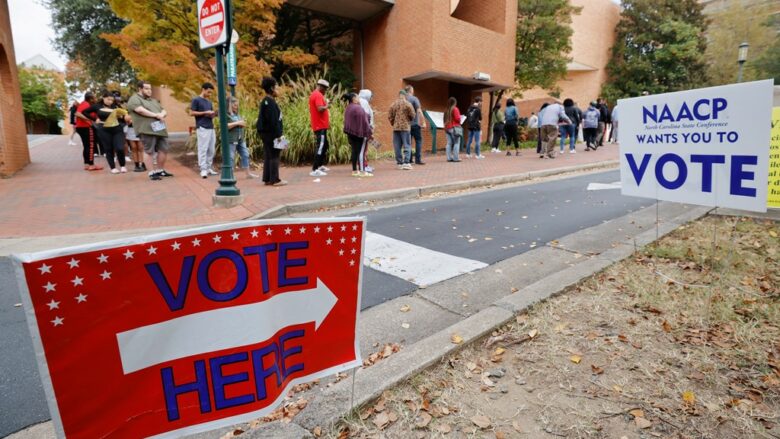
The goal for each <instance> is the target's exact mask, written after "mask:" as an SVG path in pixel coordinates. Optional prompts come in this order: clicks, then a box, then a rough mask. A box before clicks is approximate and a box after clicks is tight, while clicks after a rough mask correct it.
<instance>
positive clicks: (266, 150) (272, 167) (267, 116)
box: [256, 76, 287, 186]
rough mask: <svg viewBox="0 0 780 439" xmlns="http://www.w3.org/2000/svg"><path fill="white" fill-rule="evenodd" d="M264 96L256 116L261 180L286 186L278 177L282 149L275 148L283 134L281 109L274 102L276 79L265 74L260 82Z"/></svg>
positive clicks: (277, 88)
mask: <svg viewBox="0 0 780 439" xmlns="http://www.w3.org/2000/svg"><path fill="white" fill-rule="evenodd" d="M260 85H261V87H262V88H263V91H265V98H263V101H262V102H260V115H259V116H258V117H257V127H256V128H257V132H258V134H260V138H261V139H262V140H263V182H264V183H265V185H266V186H286V185H287V182H286V181H285V180H282V179H281V178H279V164H280V161H281V155H282V150H281V149H279V148H276V145H275V142H280V141H281V140H282V137H283V136H284V124H283V122H282V110H281V109H280V108H279V104H277V103H276V99H275V98H276V97H277V96H278V95H279V87H278V85H277V83H276V79H274V78H271V77H270V76H266V77H265V78H263V82H262V83H261V84H260Z"/></svg>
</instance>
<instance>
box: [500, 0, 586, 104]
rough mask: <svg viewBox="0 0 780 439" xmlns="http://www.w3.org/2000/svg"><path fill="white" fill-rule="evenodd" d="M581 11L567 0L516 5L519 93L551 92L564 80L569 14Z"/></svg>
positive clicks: (526, 0)
mask: <svg viewBox="0 0 780 439" xmlns="http://www.w3.org/2000/svg"><path fill="white" fill-rule="evenodd" d="M579 12H580V8H577V7H574V6H572V5H571V4H570V3H569V1H568V0H523V1H519V2H517V57H516V66H515V80H516V86H517V88H518V89H519V91H523V90H528V89H531V88H534V87H541V88H544V89H553V88H554V87H555V84H556V83H557V82H558V80H560V79H563V78H564V77H565V76H566V73H567V69H566V65H567V64H568V63H569V61H570V60H569V58H568V54H569V52H570V51H571V36H572V33H573V30H572V28H571V16H572V14H578V13H579Z"/></svg>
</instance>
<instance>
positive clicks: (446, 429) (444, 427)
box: [436, 424, 452, 434]
mask: <svg viewBox="0 0 780 439" xmlns="http://www.w3.org/2000/svg"><path fill="white" fill-rule="evenodd" d="M436 430H438V432H439V433H441V434H449V433H450V432H451V431H452V427H451V426H450V424H439V426H438V427H436Z"/></svg>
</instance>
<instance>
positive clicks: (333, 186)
mask: <svg viewBox="0 0 780 439" xmlns="http://www.w3.org/2000/svg"><path fill="white" fill-rule="evenodd" d="M30 154H31V156H32V164H30V165H28V166H27V168H25V169H24V170H23V171H21V172H19V173H18V174H17V175H16V176H14V177H13V178H10V179H5V180H0V206H2V209H0V238H12V237H30V236H50V235H64V234H74V233H94V232H109V231H122V230H134V229H145V228H156V227H167V226H186V225H195V224H209V223H218V222H226V221H236V220H241V219H245V218H248V217H251V216H252V215H256V214H258V213H261V212H263V211H265V210H267V209H269V208H272V207H276V206H278V205H281V204H290V203H296V202H301V201H312V200H320V199H328V198H333V197H338V196H343V195H353V194H358V193H370V192H377V191H383V190H390V189H403V188H416V187H422V186H429V185H435V184H442V183H453V182H458V181H465V180H475V179H479V178H485V177H495V176H504V175H513V174H520V173H524V172H529V171H537V170H544V169H552V168H561V167H567V166H574V165H583V164H589V163H598V162H603V161H609V160H616V159H617V158H618V147H617V146H615V145H607V146H606V147H605V148H603V149H600V150H598V151H596V152H587V153H586V152H584V151H583V148H582V146H581V145H578V153H577V154H576V155H571V154H565V155H563V156H558V158H557V159H556V160H540V159H539V157H538V156H537V155H535V154H533V151H525V152H524V153H523V156H521V157H514V156H512V157H506V156H504V155H499V154H491V153H489V152H488V153H487V158H486V159H484V160H475V159H471V160H469V159H465V158H463V157H465V155H461V158H463V161H462V162H461V163H447V162H446V160H445V157H444V155H443V153H440V154H439V155H437V156H431V155H428V156H425V157H424V160H426V161H427V163H428V164H427V165H426V166H417V167H415V169H414V170H413V171H399V170H397V169H396V167H395V162H394V161H393V160H385V161H379V162H377V161H375V162H373V163H372V165H373V166H374V167H375V168H376V173H375V174H376V176H375V177H374V178H370V179H365V178H363V179H359V178H354V177H352V176H351V168H350V167H348V166H333V167H332V168H333V169H332V171H331V172H330V175H329V176H327V177H323V178H321V180H322V181H321V182H319V183H315V182H314V178H312V177H310V176H309V171H310V169H309V168H308V167H300V168H282V169H281V171H280V174H281V177H282V178H283V179H285V180H287V181H288V182H289V183H290V185H289V186H286V187H278V188H277V187H266V186H264V185H263V183H262V181H260V180H246V179H244V178H243V175H242V174H241V173H238V174H237V177H238V187H239V188H240V189H241V192H242V194H243V195H244V196H245V197H246V201H245V202H244V204H243V205H241V206H238V207H235V208H232V209H218V208H214V207H212V205H211V196H212V194H213V193H214V190H215V189H216V188H217V186H218V185H219V183H218V182H217V179H216V178H210V179H208V180H203V179H201V178H200V177H199V175H198V173H197V171H196V170H195V169H190V168H186V167H184V166H183V165H181V164H180V163H178V162H177V161H175V160H171V161H170V164H169V166H167V168H168V170H169V171H170V172H172V173H173V174H175V177H173V178H169V179H165V180H163V181H158V182H153V181H150V180H149V179H148V177H147V176H146V174H145V173H133V172H130V173H128V174H118V175H112V174H109V173H108V166H107V165H106V163H105V159H103V158H98V159H97V162H98V163H99V164H101V165H103V166H105V168H106V170H104V171H101V172H86V171H83V170H82V165H81V146H80V145H79V146H69V145H68V138H67V137H66V136H62V137H58V138H54V139H52V140H50V141H47V142H44V143H42V144H40V145H38V146H36V147H34V148H32V149H31V151H30Z"/></svg>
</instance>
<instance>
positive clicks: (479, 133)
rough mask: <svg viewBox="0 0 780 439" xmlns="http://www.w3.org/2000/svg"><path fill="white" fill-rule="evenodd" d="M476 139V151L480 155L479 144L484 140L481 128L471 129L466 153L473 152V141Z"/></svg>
mask: <svg viewBox="0 0 780 439" xmlns="http://www.w3.org/2000/svg"><path fill="white" fill-rule="evenodd" d="M472 140H476V141H477V144H476V146H474V152H475V153H476V155H478V156H479V155H480V153H479V146H480V145H479V144H480V143H481V142H482V131H480V130H473V131H472V130H469V139H468V141H467V142H466V154H471V141H472Z"/></svg>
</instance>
